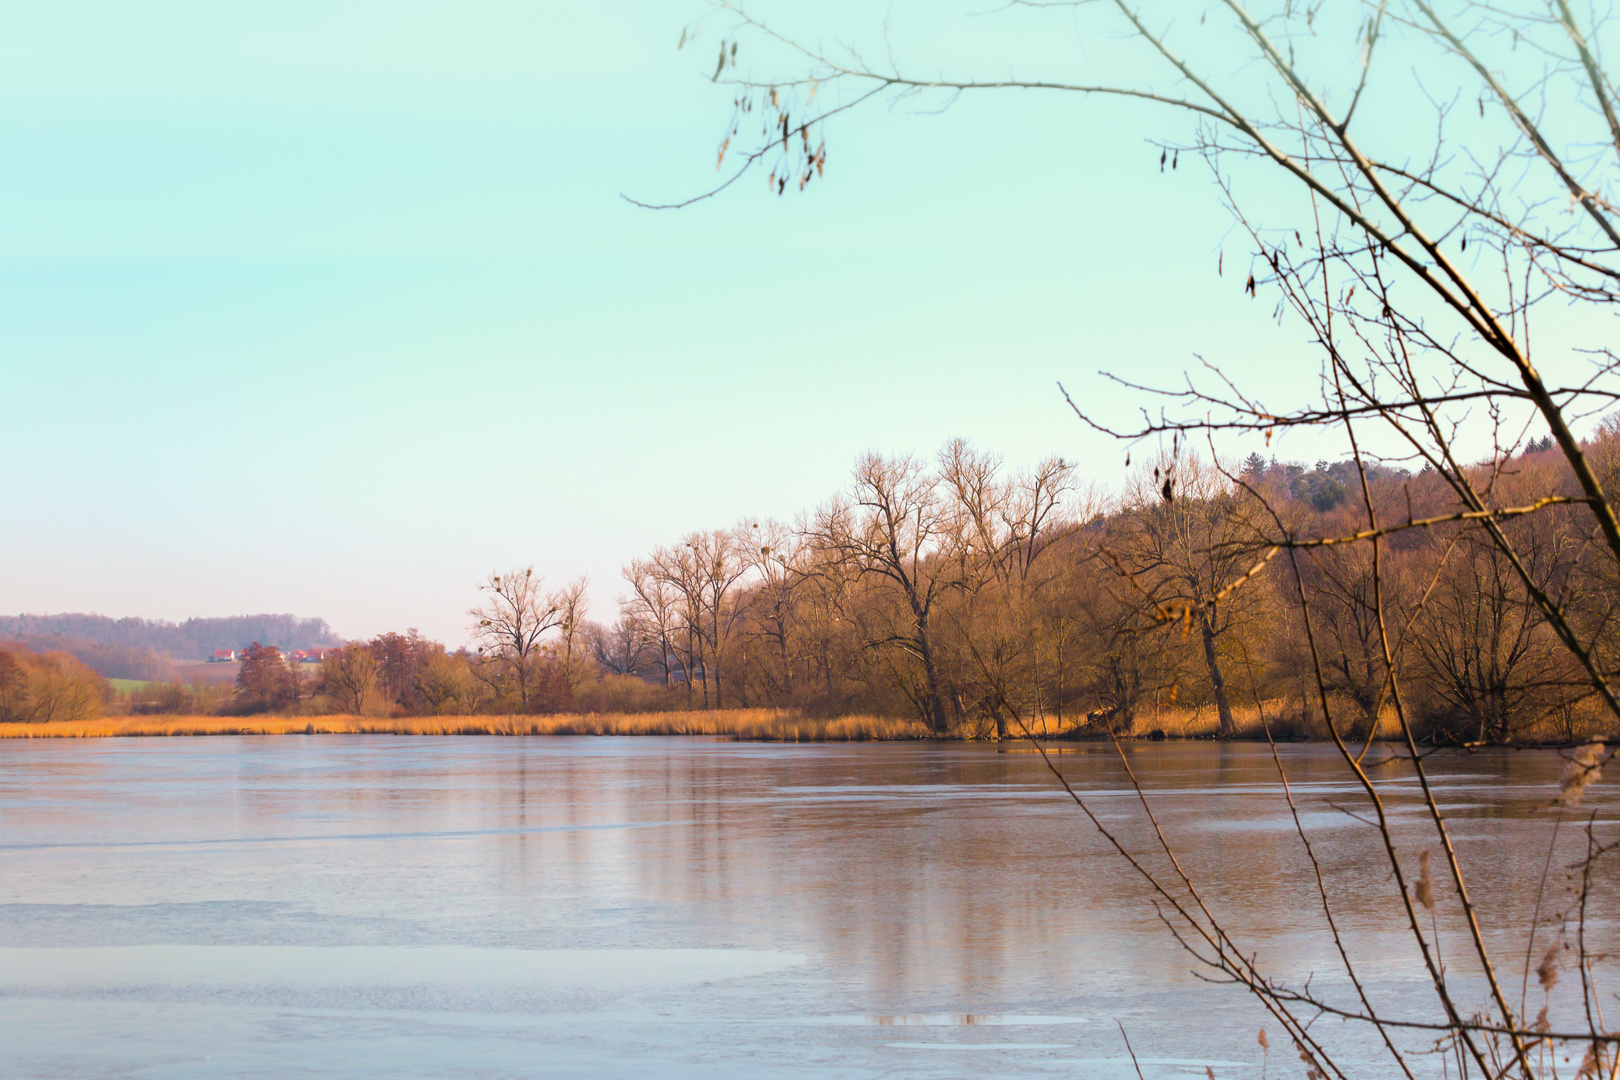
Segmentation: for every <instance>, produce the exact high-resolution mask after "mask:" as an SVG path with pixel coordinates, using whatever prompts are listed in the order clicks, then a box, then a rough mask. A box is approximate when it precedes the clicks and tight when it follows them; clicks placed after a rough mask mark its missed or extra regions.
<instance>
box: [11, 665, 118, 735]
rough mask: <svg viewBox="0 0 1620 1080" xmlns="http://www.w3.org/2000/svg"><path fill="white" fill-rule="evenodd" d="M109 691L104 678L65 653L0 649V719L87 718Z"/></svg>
mask: <svg viewBox="0 0 1620 1080" xmlns="http://www.w3.org/2000/svg"><path fill="white" fill-rule="evenodd" d="M110 693H111V687H110V685H109V684H108V682H107V680H105V679H103V678H102V677H101V676H100V675H97V674H96V673H95V672H94V671H92V670H90V668H88V667H86V666H85V664H84V663H83V662H82V661H80V660H77V659H75V658H74V657H72V656H70V655H68V654H67V653H65V652H49V653H44V654H40V653H36V652H32V651H31V650H28V649H24V648H20V647H15V646H13V647H7V648H4V649H0V721H3V722H9V723H24V724H43V723H48V722H50V721H52V720H74V721H82V720H89V719H91V718H92V717H96V716H100V715H101V706H102V703H103V702H104V701H106V699H107V697H108V696H109V695H110Z"/></svg>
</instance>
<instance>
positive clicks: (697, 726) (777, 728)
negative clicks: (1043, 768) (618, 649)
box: [0, 702, 1613, 745]
mask: <svg viewBox="0 0 1620 1080" xmlns="http://www.w3.org/2000/svg"><path fill="white" fill-rule="evenodd" d="M1279 704H1280V703H1275V702H1271V703H1267V708H1266V709H1265V712H1264V715H1262V712H1261V710H1260V709H1259V708H1257V707H1255V706H1252V705H1251V706H1247V707H1242V708H1237V709H1234V710H1233V714H1234V715H1233V720H1234V722H1235V726H1236V728H1237V731H1236V735H1235V737H1236V738H1237V739H1238V740H1239V741H1258V742H1265V741H1266V737H1267V730H1268V729H1269V731H1270V734H1271V736H1272V737H1273V738H1275V739H1276V740H1277V741H1279V742H1295V741H1307V742H1323V741H1327V740H1328V733H1327V731H1326V729H1325V727H1324V726H1323V725H1322V724H1321V721H1320V720H1314V721H1313V720H1311V719H1307V718H1303V717H1300V716H1299V715H1298V713H1297V712H1294V713H1293V715H1290V711H1289V710H1287V709H1283V708H1278V707H1277V706H1278V705H1279ZM1339 715H1341V716H1343V715H1345V714H1344V713H1339ZM1064 719H1065V721H1066V722H1065V723H1064V724H1063V725H1062V730H1060V729H1059V727H1058V725H1057V724H1056V723H1054V722H1052V718H1046V719H1045V721H1044V722H1043V721H1042V720H1041V719H1036V720H1035V721H1034V722H1032V723H1031V725H1030V729H1031V733H1032V734H1034V735H1036V736H1038V737H1040V738H1041V740H1042V741H1049V740H1060V741H1068V740H1084V741H1090V740H1093V739H1103V740H1106V739H1107V735H1106V734H1105V733H1104V732H1103V731H1102V730H1100V729H1077V728H1076V727H1075V726H1074V724H1073V721H1072V720H1071V719H1070V718H1068V717H1065V718H1064ZM1355 727H1356V728H1359V729H1360V730H1354V731H1353V734H1354V735H1355V736H1356V737H1360V738H1364V737H1365V736H1366V735H1367V734H1373V736H1374V738H1375V739H1380V740H1383V739H1392V738H1397V737H1399V726H1398V724H1397V723H1396V721H1395V717H1394V715H1393V712H1391V711H1389V710H1386V715H1384V716H1381V717H1380V718H1379V723H1378V725H1377V730H1376V732H1372V733H1369V732H1367V731H1365V725H1364V724H1363V725H1355ZM1579 727H1580V730H1578V731H1567V730H1559V729H1556V728H1554V727H1552V726H1551V725H1547V724H1538V725H1532V726H1531V727H1529V728H1527V729H1526V730H1524V731H1522V732H1520V733H1519V736H1518V737H1517V738H1516V739H1514V740H1513V742H1514V743H1515V744H1517V745H1538V744H1548V745H1553V744H1567V743H1570V742H1572V741H1581V740H1584V739H1588V738H1605V737H1609V738H1612V737H1613V736H1612V732H1610V731H1608V730H1607V729H1606V727H1605V726H1604V725H1600V724H1597V723H1590V722H1589V723H1583V724H1581V725H1579ZM1218 733H1219V721H1218V719H1217V717H1216V716H1215V710H1214V709H1212V708H1208V707H1204V708H1178V709H1163V710H1158V711H1156V713H1150V714H1148V715H1144V716H1138V717H1137V722H1136V727H1135V731H1134V732H1133V733H1132V734H1131V735H1130V736H1128V738H1131V739H1135V740H1147V739H1174V740H1182V739H1200V740H1202V739H1213V738H1216V737H1217V735H1218ZM1013 734H1014V735H1015V736H1016V734H1017V733H1016V732H1013ZM207 735H500V736H513V735H525V736H535V735H686V736H702V737H708V738H715V739H730V740H734V741H738V742H814V743H822V742H897V741H908V740H921V739H930V738H933V736H932V735H931V734H930V732H929V731H928V729H927V728H926V727H925V726H924V725H923V724H922V723H921V722H920V721H918V720H914V719H895V718H891V717H881V716H840V717H834V718H826V719H818V718H813V717H806V716H801V715H799V714H797V713H793V712H787V711H782V710H776V709H725V710H717V711H712V712H698V711H691V712H686V711H675V712H645V713H559V714H556V715H549V716H402V717H375V716H349V715H331V716H279V715H262V716H102V717H97V718H95V719H92V720H80V721H58V722H52V723H44V724H20V723H0V739H100V738H172V737H187V736H207ZM991 735H992V731H991V730H988V729H987V728H986V727H985V726H982V725H981V726H979V727H976V728H972V729H970V728H963V729H962V730H959V731H955V732H953V733H952V735H951V736H950V737H954V738H963V739H984V738H987V737H990V736H991Z"/></svg>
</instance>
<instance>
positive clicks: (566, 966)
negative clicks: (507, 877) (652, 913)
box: [0, 945, 805, 991]
mask: <svg viewBox="0 0 1620 1080" xmlns="http://www.w3.org/2000/svg"><path fill="white" fill-rule="evenodd" d="M804 960H805V958H804V957H803V956H799V955H796V954H793V953H786V952H773V951H768V950H762V949H483V948H465V947H458V946H445V945H441V946H429V947H396V946H377V945H337V946H299V945H123V946H99V947H90V948H0V991H15V990H21V989H32V990H67V989H83V990H88V989H113V988H118V987H246V986H290V987H312V986H409V985H426V984H431V985H437V986H444V985H450V986H481V987H487V986H490V985H492V984H520V985H528V986H536V987H550V988H560V987H589V988H592V989H597V990H608V991H629V990H636V989H650V988H656V987H675V986H681V985H695V984H698V983H707V982H715V981H717V980H721V979H735V978H742V977H746V976H750V975H762V974H766V973H768V972H774V971H782V970H784V969H786V968H790V967H793V966H794V965H796V964H802V963H803V962H804Z"/></svg>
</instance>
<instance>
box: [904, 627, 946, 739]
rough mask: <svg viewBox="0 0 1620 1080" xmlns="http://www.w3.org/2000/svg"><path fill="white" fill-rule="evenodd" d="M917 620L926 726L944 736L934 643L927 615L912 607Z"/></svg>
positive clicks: (942, 704) (944, 728) (944, 729)
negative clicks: (929, 630) (929, 632)
mask: <svg viewBox="0 0 1620 1080" xmlns="http://www.w3.org/2000/svg"><path fill="white" fill-rule="evenodd" d="M912 611H913V612H914V613H915V614H916V619H917V647H918V651H920V652H921V653H922V661H923V677H924V679H926V680H927V684H928V687H927V689H928V695H927V699H926V701H925V702H924V704H925V707H926V709H927V711H928V713H929V715H928V716H927V717H926V719H927V721H928V726H929V728H931V729H932V730H933V732H934V734H935V735H943V734H945V732H946V730H947V728H946V722H945V699H944V698H943V697H941V696H940V693H939V665H937V664H935V663H934V643H933V641H932V640H931V639H930V638H929V634H928V613H927V612H926V611H924V610H922V609H920V608H916V607H913V608H912Z"/></svg>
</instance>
